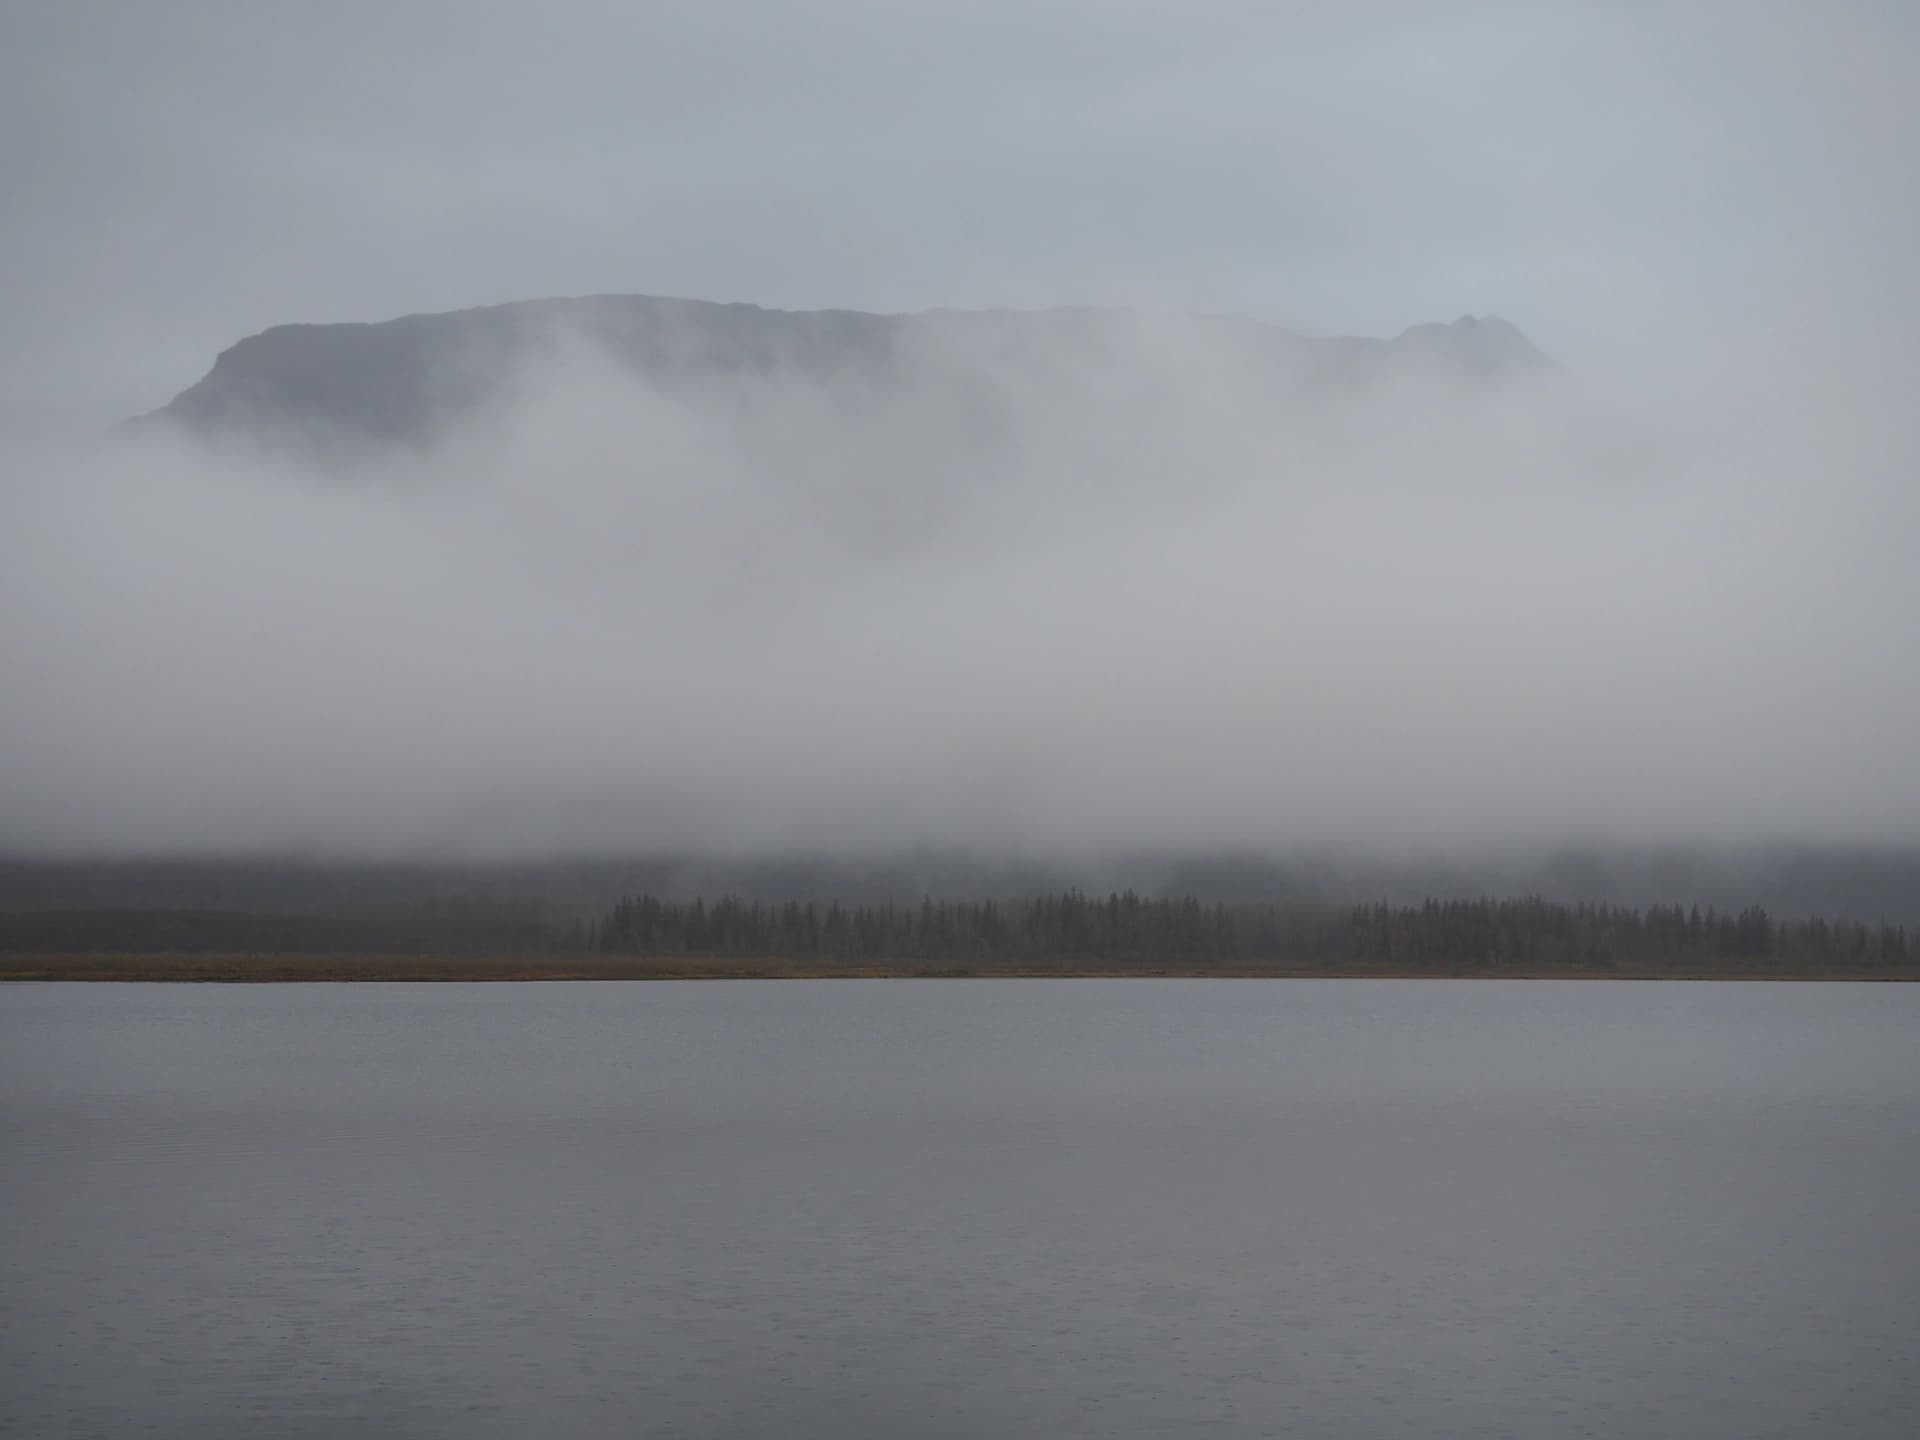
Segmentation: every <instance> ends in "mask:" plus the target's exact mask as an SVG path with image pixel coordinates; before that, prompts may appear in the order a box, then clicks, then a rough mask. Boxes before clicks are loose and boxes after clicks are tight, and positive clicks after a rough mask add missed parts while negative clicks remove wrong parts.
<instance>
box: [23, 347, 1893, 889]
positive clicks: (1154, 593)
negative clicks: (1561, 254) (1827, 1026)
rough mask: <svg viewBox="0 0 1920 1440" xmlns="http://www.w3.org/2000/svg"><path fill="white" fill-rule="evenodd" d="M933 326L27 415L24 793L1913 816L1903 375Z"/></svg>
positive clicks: (837, 822)
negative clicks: (489, 396) (1292, 362)
mask: <svg viewBox="0 0 1920 1440" xmlns="http://www.w3.org/2000/svg"><path fill="white" fill-rule="evenodd" d="M936 333H937V338H936V339H933V340H929V341H925V342H919V343H916V344H913V345H908V346H905V347H903V348H902V349H901V350H900V351H899V352H898V353H895V354H894V355H892V356H891V357H890V358H889V360H888V363H887V365H886V367H885V368H884V370H882V371H880V372H875V373H864V372H863V373H857V374H838V373H824V374H817V373H813V372H810V371H807V370H805V369H804V368H795V367H792V366H782V365H777V364H776V365H772V366H769V367H766V368H764V369H762V370H759V371H756V372H750V373H748V372H742V373H732V374H718V375H704V376H703V375H698V374H695V375H692V376H690V377H689V378H686V379H685V380H684V382H682V383H662V382H657V381H651V380H647V379H645V378H641V377H637V376H636V375H635V374H634V373H633V372H632V371H631V370H630V369H629V368H627V367H626V366H625V365H623V364H621V363H618V362H617V361H616V360H615V359H614V358H613V357H612V356H610V355H609V353H608V352H607V351H606V349H605V348H604V347H603V346H602V345H600V344H598V343H595V342H594V341H592V340H591V339H588V338H583V337H582V335H581V334H579V333H578V332H577V331H576V330H571V329H568V328H566V327H561V328H557V329H553V330H551V331H549V332H547V333H546V334H545V335H544V336H543V343H541V344H539V345H537V346H534V347H531V348H530V349H529V351H528V352H527V356H526V358H525V359H524V360H523V361H522V362H521V363H518V364H516V365H515V366H514V367H512V370H511V374H510V377H509V378H508V380H507V381H506V382H505V388H504V389H503V390H501V391H500V392H499V393H498V394H497V395H495V396H494V398H493V402H492V403H490V404H488V405H487V406H485V407H483V408H481V409H479V410H476V411H474V412H472V413H466V414H463V415H462V416H460V417H459V418H458V419H457V420H455V421H453V422H451V423H449V424H448V425H447V426H446V427H444V428H443V429H442V430H441V431H438V432H436V434H435V436H434V437H433V438H432V439H431V440H430V441H429V442H427V443H424V444H422V445H417V446H412V447H407V446H402V447H390V448H387V449H381V450H370V451H366V452H356V454H355V455H354V456H353V458H352V459H351V460H349V461H342V460H340V459H339V458H338V457H337V456H335V457H324V456H323V457H320V458H314V457H312V456H310V455H309V454H307V452H305V451H302V450H299V449H287V448H284V447H280V446H277V445H271V444H269V445H259V446H249V445H248V444H247V442H246V441H245V440H244V438H236V437H234V436H231V435H229V436H227V437H225V438H221V439H213V440H204V441H203V440H200V439H197V438H195V437H194V436H193V435H192V434H190V433H188V432H186V431H184V430H181V429H179V428H178V427H173V426H167V425H159V426H147V427H143V428H141V429H138V430H136V431H133V432H130V433H126V434H123V435H122V436H119V437H117V438H116V439H115V440H113V441H112V442H110V443H106V444H102V445H97V446H92V447H89V448H87V449H86V450H84V451H83V452H79V453H75V452H71V451H69V452H66V453H57V454H56V453H43V454H39V455H35V456H29V457H27V458H26V460H25V461H24V463H21V464H19V465H18V466H16V472H15V475H14V477H13V484H12V486H11V488H10V490H9V495H8V500H7V508H8V512H9V514H8V520H9V523H8V524H7V525H6V526H5V527H4V531H0V573H4V577H5V578H4V581H0V584H4V587H5V607H4V615H5V618H4V622H3V628H0V647H3V650H4V653H3V655H0V664H3V665H4V669H5V673H6V674H7V676H8V701H7V725H6V727H5V731H4V735H0V843H4V845H5V847H6V848H7V849H8V850H10V851H14V852H20V851H52V852H56V853H180V852H204V851H210V850H211V851H257V850H283V851H284V850H315V851H320V852H323V853H361V854H374V855H392V854H444V853H453V854H464V855H478V856H486V855H505V854H537V853H550V852H569V853H571V852H581V851H589V852H590V851H628V852H634V851H641V850H646V849H658V848H662V847H678V848H682V849H687V848H693V849H698V848H707V849H734V850H756V849H759V850H767V849H777V848H787V849H793V848H810V849H815V850H823V851H831V850H840V851H845V850H862V849H874V848H878V847H886V846H898V845H921V844H933V845H945V846H957V847H976V848H983V849H992V850H998V851H1004V852H1009V853H1033V852H1048V851H1051V852H1060V851H1070V852H1074V853H1097V852H1114V851H1122V850H1139V849H1145V848H1159V849H1165V850H1183V849H1184V850H1199V849H1212V850H1219V849H1224V848H1241V849H1245V848H1276V847H1284V846H1300V845H1326V844H1335V845H1360V846H1372V847H1380V846H1401V845H1408V844H1412V845H1419V846H1447V845H1450V844H1461V843H1472V844H1476V845H1488V844H1500V843H1504V842H1525V841H1548V842H1551V841H1558V840H1563V839H1570V838H1571V839H1600V840H1635V841H1648V840H1656V841H1660V840H1684V841H1706V842H1725V841H1740V840H1756V839H1772V838H1794V839H1813V840H1849V841H1853V840H1886V839H1899V840H1911V839H1914V838H1916V817H1920V766H1916V765H1915V764H1914V763H1913V762H1914V760H1915V741H1914V739H1913V737H1914V735H1915V734H1917V733H1920V679H1917V677H1916V661H1915V658H1914V654H1915V652H1914V645H1913V642H1914V638H1915V636H1914V629H1915V626H1914V616H1915V614H1916V613H1920V608H1917V607H1920V578H1917V577H1916V570H1915V567H1914V565H1913V563H1912V562H1913V549H1912V538H1911V537H1912V535H1913V534H1914V533H1915V531H1914V529H1913V522H1914V520H1915V518H1916V510H1915V504H1914V499H1913V491H1912V489H1911V488H1910V485H1909V483H1908V477H1909V476H1910V474H1911V473H1912V472H1911V469H1910V462H1911V460H1912V459H1913V457H1914V451H1913V448H1912V447H1911V445H1910V444H1908V443H1906V441H1907V437H1906V436H1905V434H1904V433H1903V427H1902V426H1900V425H1899V424H1898V423H1896V419H1895V417H1894V416H1893V412H1892V410H1891V408H1890V407H1885V406H1882V405H1880V404H1879V403H1878V402H1877V399H1876V397H1874V396H1873V395H1872V394H1870V393H1867V392H1864V391H1862V390H1860V389H1858V388H1857V387H1856V388H1852V389H1843V388H1841V387H1838V386H1837V385H1836V386H1835V388H1833V389H1831V390H1829V389H1826V388H1816V387H1811V386H1804V385H1801V386H1792V385H1782V386H1780V387H1779V388H1777V389H1775V390H1772V391H1761V390H1755V391H1753V392H1752V393H1750V394H1749V395H1748V396H1747V397H1746V400H1745V404H1744V405H1743V406H1742V407H1741V408H1739V409H1733V408H1731V407H1721V408H1716V407H1714V406H1711V405H1706V404H1698V403H1694V397H1688V400H1689V404H1688V405H1687V406H1685V407H1682V406H1678V405H1676V406H1675V407H1674V408H1673V409H1671V410H1668V411H1662V412H1659V413H1647V412H1636V413H1627V412H1625V411H1623V410H1622V409H1621V408H1620V407H1619V406H1618V405H1617V404H1613V403H1602V402H1601V401H1600V400H1599V399H1597V398H1596V397H1595V394H1594V387H1592V386H1590V385H1585V384H1583V383H1582V381H1581V380H1580V379H1579V377H1575V376H1570V375H1568V374H1566V373H1564V372H1561V371H1557V370H1552V369H1546V370H1541V369H1538V368H1531V367H1523V368H1521V369H1518V370H1514V371H1510V372H1501V373H1499V374H1496V375H1493V376H1484V375H1476V374H1473V373H1470V372H1468V371H1465V370H1462V369H1461V368H1460V367H1458V366H1453V365H1448V364H1442V363H1430V360H1429V359H1423V358H1420V357H1417V356H1416V357H1414V358H1412V359H1410V360H1408V361H1407V363H1405V364H1402V365H1397V366H1394V367H1390V368H1389V369H1387V370H1384V371H1382V372H1381V373H1379V374H1375V375H1372V376H1369V377H1368V378H1366V379H1365V380H1364V381H1362V382H1356V383H1338V384H1314V383H1312V382H1311V380H1310V378H1307V377H1303V376H1302V374H1301V373H1299V372H1297V371H1289V370H1288V369H1287V368H1286V367H1285V366H1284V365H1283V366H1279V367H1277V368H1276V365H1275V362H1274V360H1273V357H1272V356H1271V355H1268V354H1264V353H1255V351H1254V349H1252V348H1250V347H1249V345H1248V344H1247V343H1246V342H1245V339H1244V336H1243V335H1242V333H1241V332H1239V331H1236V330H1234V329H1233V328H1232V327H1224V328H1223V327H1221V326H1220V325H1217V324H1215V323H1213V322H1198V321H1194V320H1190V319H1184V318H1181V317H1178V316H1172V315H1110V316H1106V317H1103V318H1102V319H1101V321H1100V323H1099V324H1097V325H1092V326H1089V327H1084V328H1082V329H1080V330H1078V331H1076V332H1075V333H1074V335H1073V337H1072V338H1071V339H1070V340H1067V341H1061V342H1059V343H1058V344H1055V345H1051V346H1049V345H1039V346H1037V347H1036V346H1035V345H1032V344H1026V345H1023V346H1020V347H1014V348H1012V349H1009V348H1008V347H1006V346H1005V345H1001V344H999V343H997V341H995V339H994V337H993V336H991V335H989V336H987V337H986V340H985V342H984V343H982V342H981V341H980V340H979V339H978V338H977V337H972V336H970V335H969V333H968V332H967V330H966V328H965V327H960V329H959V330H958V331H957V332H953V331H938V332H936ZM1788 378H1790V379H1791V378H1793V377H1788ZM1833 378H1835V379H1836V380H1837V377H1833ZM1876 427H1878V428H1876Z"/></svg>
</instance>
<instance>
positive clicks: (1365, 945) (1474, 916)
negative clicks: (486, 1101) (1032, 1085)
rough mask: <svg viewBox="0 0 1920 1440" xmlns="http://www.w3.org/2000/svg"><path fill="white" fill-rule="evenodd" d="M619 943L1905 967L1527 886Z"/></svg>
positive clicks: (1143, 902)
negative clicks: (1515, 892) (1527, 890)
mask: <svg viewBox="0 0 1920 1440" xmlns="http://www.w3.org/2000/svg"><path fill="white" fill-rule="evenodd" d="M591 943H592V945H593V946H594V948H596V949H598V950H600V951H603V952H610V953H617V954H625V955H639V956H646V955H655V956H701V955H711V956H732V957H780V958H790V959H825V960H835V961H871V962H876V963H879V962H885V961H888V960H922V961H975V960H991V961H999V962H1006V963H1019V964H1034V963H1041V964H1044V963H1052V962H1058V963H1060V964H1062V965H1063V966H1071V965H1073V964H1082V965H1084V964H1099V965H1110V966H1113V967H1116V968H1124V967H1127V966H1143V967H1152V966H1202V967H1203V966H1209V965H1212V966H1219V967H1225V968H1230V967H1232V966H1235V965H1243V966H1280V967H1284V966H1286V965H1301V966H1311V965H1324V964H1333V963H1344V964H1352V965H1354V966H1356V967H1369V966H1372V967H1380V968H1391V969H1419V968H1423V967H1425V968H1433V969H1436V970H1449V969H1459V968H1472V969H1476V970H1500V969H1511V970H1514V971H1516V972H1525V971H1534V970H1557V969H1583V970H1598V971H1605V970H1609V969H1622V968H1653V969H1662V968H1667V969H1670V968H1687V967H1692V968H1703V969H1706V968H1714V967H1718V966H1728V965H1738V966H1743V967H1748V968H1764V967H1777V968H1783V969H1785V968H1792V969H1813V970H1818V969H1824V968H1832V969H1835V970H1873V971H1879V970H1887V969H1892V970H1899V969H1900V968H1902V967H1908V966H1912V967H1914V968H1916V969H1920V942H1917V941H1916V939H1914V938H1912V937H1909V935H1908V934H1907V931H1906V929H1905V928H1904V927H1902V926H1894V925H1867V924H1862V923H1859V922H1856V921H1849V920H1825V919H1820V918H1811V919H1795V920H1776V919H1774V918H1773V917H1771V916H1769V915H1768V914H1767V912H1766V911H1765V910H1764V909H1762V908H1760V907H1759V906H1750V907H1748V908H1747V909H1745V910H1741V911H1739V912H1737V913H1728V912H1721V911H1716V910H1713V909H1711V908H1710V909H1708V910H1706V911H1704V912H1703V911H1701V910H1700V909H1699V908H1698V907H1691V908H1688V907H1682V906H1677V905H1676V906H1652V907H1649V908H1647V909H1644V910H1642V909H1633V908H1628V907H1623V906H1613V905H1563V904H1556V903H1553V902H1550V901H1546V900H1540V899H1524V900H1490V899H1482V900H1428V901H1427V902H1426V903H1424V904H1422V905H1410V906H1393V905H1387V904H1372V905H1356V906H1350V907H1338V906H1329V905H1319V904H1298V905H1273V904H1251V905H1222V904H1215V905H1204V904H1202V903H1201V902H1200V901H1199V900H1197V899H1195V898H1194V897H1192V896H1186V897H1182V898H1179V899H1162V898H1148V897H1145V896H1141V895H1138V894H1136V893H1134V892H1132V891H1128V892H1125V893H1119V892H1115V893H1110V894H1108V895H1105V896H1094V895H1087V894H1084V893H1082V892H1080V891H1077V890H1069V891H1066V892H1064V893H1061V894H1057V895H1046V896H1039V897H1034V898H1029V899H1021V900H938V901H936V900H933V899H931V898H928V899H924V900H922V901H920V902H919V903H918V904H912V905H900V904H884V903H883V904H863V905H851V906H849V905H842V904H840V903H838V902H828V903H825V904H820V903H801V902H788V903H784V904H768V903H761V902H757V901H749V900H741V899H737V898H724V899H720V900H716V901H713V902H711V903H709V902H707V901H705V900H703V899H696V900H692V901H684V902H683V901H672V900H662V899H659V898H656V897H654V896H650V895H642V896H636V897H633V898H630V899H627V900H622V901H620V902H619V903H618V904H616V905H615V906H614V907H613V908H612V909H611V910H610V911H609V912H608V913H607V914H606V916H605V917H604V918H603V919H602V920H601V921H600V923H599V924H598V925H597V926H595V927H594V928H593V930H592V932H591Z"/></svg>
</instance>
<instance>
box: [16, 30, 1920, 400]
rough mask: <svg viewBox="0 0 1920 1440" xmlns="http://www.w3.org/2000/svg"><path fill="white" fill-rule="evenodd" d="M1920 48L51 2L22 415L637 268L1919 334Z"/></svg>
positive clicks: (929, 299) (1237, 302) (36, 68)
mask: <svg viewBox="0 0 1920 1440" xmlns="http://www.w3.org/2000/svg"><path fill="white" fill-rule="evenodd" d="M1916 57H1920V7H1915V6H1913V5H1911V4H1908V3H1904V0H1885V3H1867V0H1831V3H1820V4H1806V3H1769V0H1751V3H1737V4H1736V3H1660V4H1655V3H1646V4H1634V3H1619V4H1599V3H1593V4H1583V3H1555V0H1481V3H1439V0H1423V3H1390V0H1372V3H1362V4H1351V5H1337V4H1331V3H1316V4H1290V3H1276V0H1253V3H1235V4H1202V5H1174V4H1167V3H1161V4H1140V3H1127V0H1098V3H1084V4H1078V3H1051V4H1034V3H1013V0H969V3H965V4H960V3H947V4H940V5H926V4H917V3H911V0H828V3H814V4H771V3H764V0H763V3H753V4H748V3H741V0H688V3H648V4H635V3H621V0H553V3H547V4H542V5H538V6H535V5H531V4H499V3H484V0H378V3H375V0H326V3H257V0H165V3H155V0H9V3H8V4H6V5H5V6H4V7H3V8H0V195H4V196H5V197H6V198H5V203H4V205H0V257H3V258H4V264H0V314H4V316H5V317H6V318H5V325H4V327H0V421H4V422H5V423H6V424H7V425H8V426H9V428H11V429H13V430H14V431H16V432H18V431H21V430H24V429H27V428H42V427H48V428H61V427H66V426H72V425H81V426H91V425H95V424H98V423H101V422H104V421H108V420H112V419H115V418H118V416H120V415H122V414H125V413H128V412H131V411H135V410H141V409H146V408H150V407H152V406H154V405H156V404H159V403H161V402H162V401H164V400H165V399H166V398H168V397H169V396H170V395H172V394H173V393H174V392H176V391H177V390H179V389H181V388H183V387H184V386H185V385H187V384H189V383H190V382H191V381H193V380H194V379H196V378H197V377H198V376H199V375H200V374H201V373H203V372H204V370H205V368H206V366H207V364H208V363H209V361H210V360H211V358H212V356H213V354H214V353H215V351H217V350H218V349H219V348H221V347H222V346H224V345H225V344H227V343H230V342H231V341H232V340H234V339H236V338H238V337H239V336H241V335H243V334H247V333H250V332H252V331H256V330H259V329H261V328H264V327H265V326H267V325H269V324H273V323H276V322H281V321H287V320H299V319H307V320H327V319H349V318H356V319H375V318H383V317H386V316H390V315H394V314H400V313H405V312H408V311H414V310H423V309H446V308H458V307H463V306H469V305H475V304H481V303H487V302H492V301H498V300H504V299H510V298H517V297H525V296H534V295H546V294H577V293H592V292H601V291H638V292H649V293H662V294H681V295H690V296H698V297H702V298H713V299H744V300H752V301H757V302H760V303H763V304H769V305H777V306H785V307H814V306H849V307H856V308H872V309H909V310H910V309H919V308H924V307H928V306H934V305H951V306H977V305H989V304H1051V303H1061V302H1077V301H1108V300H1111V301H1144V302H1151V303H1156V304H1173V305H1191V306H1198V307H1203V308H1210V309H1217V310H1224V311H1232V312H1238V313H1244V314H1252V315H1257V316H1261V317H1265V318H1269V319H1272V320H1276V321H1279V322H1283V323H1287V324H1290V325H1294V326H1297V327H1300V328H1304V329H1308V330H1314V331H1352V332H1362V333H1388V332H1392V331H1395V330H1398V329H1399V328H1401V327H1403V326H1404V325H1406V324H1409V323H1412V322H1414V321H1416V320H1422V319H1443V318H1450V317H1451V316H1453V315H1455V314H1458V313H1460V312H1463V311H1469V310H1471V311H1476V312H1480V311H1493V312H1498V313H1502V314H1505V315H1507V316H1508V317H1510V318H1512V319H1514V320H1515V321H1516V322H1518V323H1519V324H1521V325H1522V327H1523V328H1525V329H1527V330H1528V331H1529V332H1530V333H1532V334H1533V335H1534V336H1535V337H1536V339H1538V340H1539V341H1540V342H1541V343H1542V344H1543V345H1544V346H1545V347H1546V348H1548V349H1549V350H1550V351H1553V352H1555V353H1557V354H1559V355H1561V356H1562V357H1563V358H1568V359H1571V360H1573V361H1575V362H1576V363H1579V364H1581V365H1583V366H1592V367H1596V368H1609V367H1611V368H1617V369H1620V370H1623V371H1625V370H1634V369H1638V370H1639V371H1640V372H1641V373H1645V374H1658V373H1660V371H1661V367H1672V368H1682V367H1686V366H1689V365H1697V364H1705V363H1710V362H1713V361H1715V360H1720V359H1724V358H1726V357H1730V356H1739V355H1742V354H1747V353H1750V352H1751V351H1753V349H1754V348H1755V347H1756V346H1758V347H1761V348H1764V347H1765V346H1767V345H1770V344H1779V343H1786V342H1785V341H1784V340H1783V339H1782V337H1783V336H1787V335H1791V336H1792V337H1793V340H1792V343H1795V344H1804V343H1808V342H1807V337H1808V336H1809V335H1811V336H1813V337H1814V338H1815V339H1818V338H1821V337H1825V338H1827V339H1829V340H1831V341H1832V342H1833V343H1835V344H1837V345H1849V346H1850V345H1854V344H1857V343H1858V342H1859V340H1860V337H1861V336H1863V335H1865V336H1868V337H1872V338H1877V339H1884V340H1886V341H1888V342H1889V343H1898V342H1899V337H1901V336H1902V335H1906V334H1910V333H1912V331H1913V329H1914V328H1916V326H1915V321H1916V315H1915V306H1916V302H1915V300H1914V298H1913V297H1914V292H1915V290H1916V289H1920V287H1916V286H1915V285H1914V283H1913V282H1914V278H1915V276H1914V266H1913V262H1912V260H1911V259H1910V258H1909V257H1910V256H1911V255H1912V254H1914V253H1916V250H1917V249H1920V213H1917V212H1916V199H1915V196H1916V184H1917V183H1920V182H1916V180H1915V179H1914V177H1915V176H1916V175H1920V145H1917V144H1916V133H1917V128H1920V127H1916V119H1915V117H1916V102H1915V101H1914V100H1913V99H1912V97H1911V92H1912V91H1913V90H1914V89H1916V88H1920V87H1914V86H1913V85H1912V84H1911V77H1912V75H1913V73H1914V70H1915V66H1914V61H1915V59H1916Z"/></svg>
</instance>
